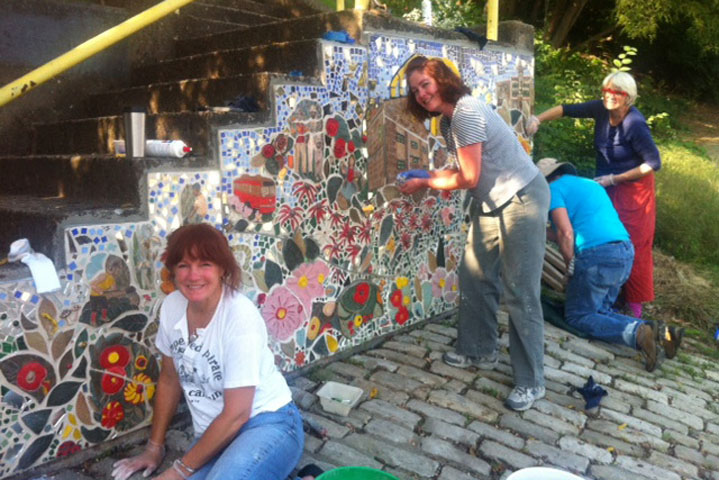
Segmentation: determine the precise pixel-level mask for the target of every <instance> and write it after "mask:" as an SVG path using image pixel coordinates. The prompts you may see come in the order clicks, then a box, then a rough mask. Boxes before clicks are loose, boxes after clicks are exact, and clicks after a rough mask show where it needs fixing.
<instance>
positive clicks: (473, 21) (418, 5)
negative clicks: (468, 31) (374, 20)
mask: <svg viewBox="0 0 719 480" xmlns="http://www.w3.org/2000/svg"><path fill="white" fill-rule="evenodd" d="M384 3H385V4H386V5H387V7H389V10H390V12H391V13H392V15H394V16H396V17H402V18H404V19H405V20H412V21H415V22H421V21H422V0H387V1H386V2H384ZM483 7H484V3H483V2H475V1H472V0H432V25H433V26H435V27H439V28H446V29H449V30H451V29H453V28H455V27H460V26H468V27H471V26H474V25H478V24H481V23H484V21H485V18H484V8H483Z"/></svg>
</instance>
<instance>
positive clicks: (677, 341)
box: [662, 326, 684, 359]
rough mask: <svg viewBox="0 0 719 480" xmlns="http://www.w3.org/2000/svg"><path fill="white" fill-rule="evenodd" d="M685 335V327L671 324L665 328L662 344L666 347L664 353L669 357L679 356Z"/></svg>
mask: <svg viewBox="0 0 719 480" xmlns="http://www.w3.org/2000/svg"><path fill="white" fill-rule="evenodd" d="M683 337H684V329H683V328H679V329H677V327H674V326H670V327H667V328H665V329H664V335H663V336H662V346H663V347H664V353H665V354H666V356H667V358H669V359H672V358H674V357H676V356H677V351H678V350H679V346H680V345H681V344H682V338H683Z"/></svg>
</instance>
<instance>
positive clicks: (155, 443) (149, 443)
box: [147, 439, 165, 454]
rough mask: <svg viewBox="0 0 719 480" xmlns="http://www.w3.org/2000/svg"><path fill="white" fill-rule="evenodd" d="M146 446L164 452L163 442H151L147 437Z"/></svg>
mask: <svg viewBox="0 0 719 480" xmlns="http://www.w3.org/2000/svg"><path fill="white" fill-rule="evenodd" d="M147 446H148V447H153V448H156V449H158V450H161V451H162V452H163V454H164V452H165V444H164V443H157V442H153V441H152V439H148V440H147Z"/></svg>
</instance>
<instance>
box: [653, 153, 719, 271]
mask: <svg viewBox="0 0 719 480" xmlns="http://www.w3.org/2000/svg"><path fill="white" fill-rule="evenodd" d="M660 152H661V154H662V169H661V170H660V171H659V172H658V173H657V231H656V244H657V246H659V247H660V248H661V249H662V250H663V251H666V252H668V253H670V254H671V255H672V256H674V257H676V258H678V259H680V260H682V261H689V262H692V263H697V264H700V265H719V249H718V248H716V244H717V239H719V222H717V221H716V212H719V164H717V162H715V161H713V160H711V159H710V158H709V157H708V156H707V155H706V154H705V153H704V152H703V150H701V149H699V148H696V147H695V146H693V145H691V144H684V143H680V142H674V141H672V142H668V143H665V144H662V145H660Z"/></svg>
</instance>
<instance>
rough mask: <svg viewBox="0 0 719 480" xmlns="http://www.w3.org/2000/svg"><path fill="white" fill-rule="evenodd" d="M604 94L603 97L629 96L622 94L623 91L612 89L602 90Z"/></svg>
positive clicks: (625, 93)
mask: <svg viewBox="0 0 719 480" xmlns="http://www.w3.org/2000/svg"><path fill="white" fill-rule="evenodd" d="M602 94H603V95H614V96H617V97H628V96H629V94H628V93H627V92H622V91H621V90H612V89H611V88H602Z"/></svg>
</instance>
